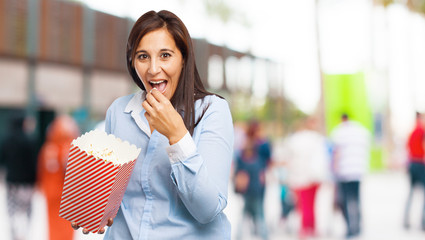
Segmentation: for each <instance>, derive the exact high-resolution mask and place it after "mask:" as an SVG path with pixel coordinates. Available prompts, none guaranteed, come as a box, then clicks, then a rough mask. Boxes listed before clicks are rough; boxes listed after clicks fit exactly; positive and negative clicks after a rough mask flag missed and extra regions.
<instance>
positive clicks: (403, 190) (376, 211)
mask: <svg viewBox="0 0 425 240" xmlns="http://www.w3.org/2000/svg"><path fill="white" fill-rule="evenodd" d="M230 189H232V188H230ZM361 191H362V201H363V221H364V224H363V226H364V227H363V229H364V231H363V234H362V236H361V237H359V238H357V239H361V240H381V239H385V240H423V239H425V232H422V231H421V230H420V225H419V221H420V217H421V211H422V206H421V204H422V201H423V199H424V193H423V191H422V189H417V191H416V192H415V195H414V198H413V204H412V209H411V225H412V227H411V229H410V230H405V229H403V228H402V224H401V223H402V215H403V209H404V204H405V200H406V196H407V192H408V181H407V176H406V175H405V173H404V172H403V171H396V172H390V171H388V172H383V173H374V174H370V175H369V176H368V177H366V179H365V181H364V183H363V185H362V188H361ZM279 196H280V195H279V188H278V186H277V185H276V184H275V183H273V182H271V183H270V184H269V185H268V189H267V192H266V199H265V207H266V220H267V224H268V227H269V230H270V240H277V239H285V240H295V239H297V235H296V232H297V229H298V227H299V220H300V219H299V216H298V214H297V213H296V212H293V213H292V214H291V215H290V216H289V219H288V221H287V222H285V223H283V222H280V220H279V213H280V203H279ZM332 198H333V192H332V186H331V185H324V186H322V187H321V188H320V189H319V192H318V199H317V200H318V202H317V206H316V207H317V209H316V210H317V220H316V225H317V229H318V235H319V236H318V237H317V238H315V239H318V240H337V239H344V238H343V236H344V231H345V226H344V222H343V218H342V216H341V214H340V213H339V212H333V210H332V205H331V203H332ZM33 204H34V208H33V211H34V212H33V219H32V227H31V229H30V234H29V237H28V238H27V239H28V240H46V239H47V238H46V236H47V234H46V229H47V224H46V220H47V219H46V215H45V207H46V206H45V202H44V198H43V196H42V195H40V194H39V193H37V194H36V195H35V197H34V201H33ZM241 207H242V199H241V197H240V196H238V195H235V194H234V193H232V192H230V194H229V202H228V207H227V208H226V210H225V211H226V214H227V216H228V218H229V220H230V222H231V223H232V232H235V230H236V225H237V223H238V221H239V218H240V216H241ZM0 222H1V223H2V224H0V232H1V233H2V237H1V239H3V240H10V233H9V230H8V227H9V225H8V224H9V223H8V219H7V209H6V194H5V187H4V183H3V182H0ZM245 235H246V236H245V237H244V240H257V239H258V240H260V239H259V238H255V237H252V236H249V231H248V229H245ZM101 239H103V235H98V234H90V235H83V234H82V233H81V231H78V233H77V234H76V236H75V240H101Z"/></svg>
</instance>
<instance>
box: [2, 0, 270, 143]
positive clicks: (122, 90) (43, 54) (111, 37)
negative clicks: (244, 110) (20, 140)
mask: <svg viewBox="0 0 425 240" xmlns="http://www.w3.org/2000/svg"><path fill="white" fill-rule="evenodd" d="M133 23H134V20H132V19H129V18H121V17H117V16H113V15H110V14H107V13H104V12H99V11H95V10H93V9H90V8H88V7H87V6H85V5H83V4H81V3H79V2H75V1H60V0H0V123H2V122H4V121H6V119H7V115H9V113H10V112H11V111H26V112H27V113H29V114H30V115H33V116H34V117H35V118H36V119H37V120H38V127H37V135H38V136H39V137H40V136H41V138H42V137H43V136H44V131H45V128H46V127H47V125H48V123H49V122H50V121H51V120H52V119H53V117H54V115H55V114H57V113H63V112H65V113H70V114H73V116H74V117H75V118H76V119H77V121H78V122H79V124H80V126H81V127H82V130H83V131H84V130H87V129H89V128H91V127H92V126H93V125H94V123H95V121H98V120H101V119H103V117H104V114H105V112H106V109H107V107H108V106H109V105H110V104H111V102H112V101H113V100H114V99H115V98H117V97H118V96H122V95H126V94H129V93H131V92H132V91H134V90H135V89H134V84H132V82H131V80H130V77H129V75H128V73H127V69H126V61H125V49H126V43H127V37H128V33H129V31H130V29H131V27H132V25H133ZM193 41H194V46H195V54H196V55H197V56H196V58H197V64H198V68H199V69H198V70H199V72H200V74H201V77H202V79H203V80H204V81H205V84H206V86H208V87H209V88H213V90H217V91H220V92H223V93H224V94H226V93H228V92H229V90H232V89H233V90H235V89H236V88H237V87H239V86H245V87H244V88H240V89H245V90H246V91H247V92H250V91H251V88H250V86H251V85H252V84H253V80H252V79H251V78H252V77H251V75H252V74H251V73H252V72H251V71H252V69H253V66H254V65H258V61H262V62H263V63H265V64H267V63H270V62H268V61H267V60H263V59H257V58H255V57H253V56H252V55H250V54H249V53H241V52H237V51H233V50H231V49H229V48H226V47H222V46H217V45H213V44H211V43H208V42H207V41H206V40H204V39H193ZM227 59H230V61H228V60H227ZM239 60H240V61H239ZM242 65H243V66H245V67H244V68H241V67H240V66H242ZM263 65H264V64H263ZM238 69H239V70H238ZM241 69H242V70H241ZM247 69H248V70H249V71H247ZM237 70H238V71H239V72H244V71H245V72H248V74H245V75H243V74H242V77H238V76H240V75H241V74H239V75H238V73H237V72H236V71H237ZM208 71H210V74H209V73H208ZM211 72H213V74H211ZM243 76H246V77H245V78H244V77H243ZM264 81H265V80H264V79H263V85H267V84H264ZM238 82H239V83H238ZM240 82H242V84H241V83H240ZM266 82H267V81H266ZM269 82H273V81H269ZM246 86H248V87H246ZM273 89H276V88H273ZM0 126H1V127H0V128H4V126H5V125H4V124H1V125H0ZM85 128H86V129H85ZM2 132H3V131H2V129H0V139H1V137H2V135H1V133H2Z"/></svg>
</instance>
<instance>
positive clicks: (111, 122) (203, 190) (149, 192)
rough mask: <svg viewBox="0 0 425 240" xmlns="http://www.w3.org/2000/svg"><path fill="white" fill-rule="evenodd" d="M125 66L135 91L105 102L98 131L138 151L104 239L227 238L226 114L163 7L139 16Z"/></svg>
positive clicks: (183, 32)
mask: <svg viewBox="0 0 425 240" xmlns="http://www.w3.org/2000/svg"><path fill="white" fill-rule="evenodd" d="M127 66H128V70H129V72H130V75H131V77H132V78H133V81H134V82H135V83H136V84H137V86H139V88H140V89H141V90H142V91H139V92H137V93H135V94H131V95H129V96H125V97H121V98H118V99H117V100H115V101H114V103H112V105H111V106H110V107H109V109H108V111H107V115H106V131H107V132H108V133H112V134H114V135H115V136H117V137H119V138H121V139H123V140H126V141H129V142H130V143H132V144H135V145H136V146H137V147H139V148H141V149H142V152H141V153H140V155H139V158H138V160H137V163H136V166H135V169H134V171H133V173H132V175H131V178H130V182H129V184H128V187H127V189H126V192H125V194H124V198H123V200H122V202H121V205H120V209H119V211H118V213H117V216H116V217H115V219H114V220H113V225H112V226H111V227H110V228H108V231H107V233H106V235H105V239H185V240H186V239H196V240H198V239H220V240H222V239H230V223H229V221H228V220H227V218H226V216H225V214H224V213H223V210H224V208H225V207H226V204H227V191H228V189H227V188H228V180H229V174H230V165H231V161H232V154H233V153H232V149H233V125H232V118H231V114H230V110H229V106H228V104H227V102H226V101H225V100H224V99H223V98H221V97H218V96H216V95H214V94H212V93H209V92H207V91H206V90H205V88H204V87H203V84H202V82H201V79H200V76H199V74H198V71H197V69H196V65H195V59H194V51H193V46H192V42H191V38H190V36H189V33H188V31H187V29H186V27H185V26H184V24H183V22H182V21H181V20H180V19H179V18H178V17H177V16H175V15H174V14H173V13H171V12H168V11H160V12H154V11H150V12H147V13H145V14H144V15H142V16H141V17H140V18H139V19H138V20H137V21H136V23H135V25H134V26H133V28H132V30H131V32H130V36H129V39H128V43H127Z"/></svg>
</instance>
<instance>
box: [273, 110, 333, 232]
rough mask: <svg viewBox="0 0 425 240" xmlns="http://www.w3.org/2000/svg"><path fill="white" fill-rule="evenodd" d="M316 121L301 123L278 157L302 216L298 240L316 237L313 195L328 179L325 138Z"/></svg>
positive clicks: (314, 196)
mask: <svg viewBox="0 0 425 240" xmlns="http://www.w3.org/2000/svg"><path fill="white" fill-rule="evenodd" d="M316 129H317V121H316V119H315V118H312V117H310V118H307V119H305V120H303V121H302V123H301V124H300V126H299V128H298V129H297V130H296V131H295V133H293V134H292V135H290V136H289V137H288V138H287V139H286V140H285V143H284V150H283V153H282V154H281V156H282V158H283V161H284V162H286V164H285V166H286V170H287V183H288V185H289V187H290V189H291V191H293V192H294V193H295V196H296V199H297V200H296V205H297V208H298V210H299V211H300V213H301V229H300V232H299V234H300V237H301V238H304V237H311V236H314V235H315V234H316V227H315V210H314V206H315V202H316V193H317V190H318V188H319V186H320V185H321V183H323V182H324V181H325V180H326V179H327V178H328V176H329V168H330V167H329V162H330V161H329V153H328V150H327V142H326V138H325V136H323V135H322V134H320V133H319V132H318V131H317V130H316Z"/></svg>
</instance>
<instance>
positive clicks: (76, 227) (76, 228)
mask: <svg viewBox="0 0 425 240" xmlns="http://www.w3.org/2000/svg"><path fill="white" fill-rule="evenodd" d="M71 227H72V228H73V229H74V230H78V229H79V228H80V226H78V225H77V223H76V222H72V223H71Z"/></svg>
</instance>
